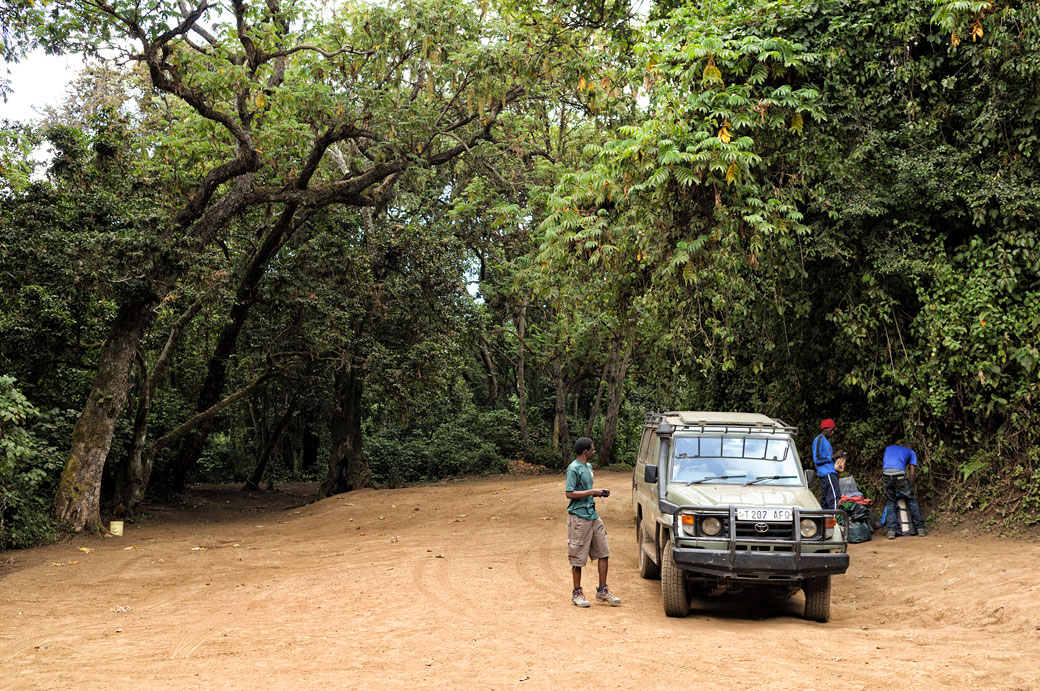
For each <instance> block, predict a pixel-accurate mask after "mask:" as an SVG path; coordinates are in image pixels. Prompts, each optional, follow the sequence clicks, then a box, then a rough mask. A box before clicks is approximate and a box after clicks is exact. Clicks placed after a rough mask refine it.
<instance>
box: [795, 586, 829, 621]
mask: <svg viewBox="0 0 1040 691" xmlns="http://www.w3.org/2000/svg"><path fill="white" fill-rule="evenodd" d="M802 589H803V590H804V591H805V618H806V619H808V620H809V621H819V622H823V623H826V622H827V621H828V620H829V619H830V618H831V577H830V576H818V577H816V578H809V579H807V580H806V581H805V584H804V585H803V586H802Z"/></svg>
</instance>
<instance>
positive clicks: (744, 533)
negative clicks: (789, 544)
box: [737, 521, 794, 540]
mask: <svg viewBox="0 0 1040 691" xmlns="http://www.w3.org/2000/svg"><path fill="white" fill-rule="evenodd" d="M760 523H765V525H767V526H769V529H768V530H767V531H765V532H764V533H763V532H759V531H757V530H755V526H756V525H759V524H760ZM742 537H751V538H758V539H760V540H768V539H770V538H772V539H775V540H790V539H792V538H793V537H794V524H793V523H791V522H790V521H782V522H777V523H774V522H765V521H737V539H738V540H739V539H740V538H742Z"/></svg>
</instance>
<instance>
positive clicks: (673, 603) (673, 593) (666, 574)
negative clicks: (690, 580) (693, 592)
mask: <svg viewBox="0 0 1040 691" xmlns="http://www.w3.org/2000/svg"><path fill="white" fill-rule="evenodd" d="M672 546H673V545H672V541H671V540H669V541H668V542H667V543H666V544H665V546H664V550H663V551H662V552H661V597H662V599H663V600H664V613H665V614H667V615H668V616H670V617H685V616H686V615H687V614H689V613H690V594H689V592H688V591H687V590H686V574H684V573H683V571H682V569H680V568H679V567H678V566H676V565H675V559H674V558H673V557H672Z"/></svg>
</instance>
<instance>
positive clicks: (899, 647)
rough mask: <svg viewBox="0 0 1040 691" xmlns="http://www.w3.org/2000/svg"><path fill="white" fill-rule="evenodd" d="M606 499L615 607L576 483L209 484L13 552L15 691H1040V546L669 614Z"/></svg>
mask: <svg viewBox="0 0 1040 691" xmlns="http://www.w3.org/2000/svg"><path fill="white" fill-rule="evenodd" d="M597 486H605V487H609V488H610V489H611V490H612V491H613V495H612V496H611V497H610V498H609V499H602V500H599V501H598V505H599V509H600V513H601V514H602V515H603V518H604V520H605V522H606V524H607V529H608V532H609V536H610V540H611V547H612V549H613V551H614V556H613V557H611V562H610V563H611V570H610V579H609V580H610V584H611V586H612V588H613V590H614V591H615V592H616V593H617V594H618V595H620V596H621V597H623V598H624V604H623V605H622V606H621V607H617V608H611V607H607V606H605V605H595V604H594V605H593V607H592V608H590V609H578V608H576V607H574V606H572V605H571V604H570V573H569V568H568V565H567V560H566V545H565V533H566V520H565V508H564V507H565V504H566V500H565V498H564V496H563V478H562V476H537V477H523V478H513V477H502V478H495V479H488V480H473V481H466V482H459V483H452V484H447V485H439V486H432V487H419V488H409V489H399V490H385V491H375V490H365V491H362V492H356V493H352V494H348V495H341V496H338V497H334V498H332V499H329V500H326V501H322V502H318V503H316V504H310V505H303V501H304V499H305V491H304V488H301V487H288V488H286V491H282V492H269V493H264V494H262V495H254V496H253V497H251V498H243V497H242V496H241V495H240V494H239V493H238V492H237V491H236V490H232V489H227V488H209V489H201V488H200V489H196V490H195V491H194V492H193V494H192V495H191V501H189V502H188V503H187V504H185V505H183V506H180V507H166V508H165V509H162V508H161V507H153V508H152V510H151V515H150V517H149V518H148V519H147V520H146V521H144V522H142V523H140V524H137V525H132V526H127V528H126V531H125V535H124V537H122V538H107V539H102V538H82V539H78V540H74V541H72V542H69V543H66V544H61V545H53V546H50V547H46V548H40V549H34V550H28V551H23V552H7V553H4V554H2V555H0V574H2V576H0V584H2V587H0V687H2V688H16V689H23V688H38V689H58V688H77V689H80V688H105V689H139V688H157V689H158V688H165V689H194V688H199V689H212V688H230V689H319V688H344V689H345V688H371V689H384V688H460V689H469V688H477V689H499V688H540V689H547V688H580V689H583V688H622V689H635V688H639V689H657V688H661V689H663V688H675V687H687V688H740V689H760V688H777V689H819V688H824V687H827V688H831V689H833V688H851V689H859V688H899V689H920V688H934V687H940V688H958V689H960V688H1020V689H1036V688H1040V566H1038V565H1040V543H1038V542H1037V541H1031V540H1021V539H1018V540H1011V539H998V538H992V537H990V538H979V537H972V536H969V535H966V534H962V533H960V532H950V531H943V530H939V531H933V533H932V534H931V535H929V536H928V537H926V538H900V539H898V540H894V541H888V540H884V539H878V538H877V537H875V539H874V540H873V541H871V542H868V543H864V544H861V545H852V546H851V548H850V552H851V555H852V565H851V568H850V570H849V572H848V573H847V574H846V575H844V576H840V577H837V578H835V580H834V596H833V601H832V610H831V611H832V618H831V621H830V623H828V624H817V623H811V622H807V621H804V620H802V619H801V618H800V614H801V609H802V606H803V599H802V597H801V595H798V596H795V598H793V599H791V600H788V601H782V602H778V603H777V602H772V601H771V600H769V599H763V598H760V597H758V598H743V599H737V598H734V599H728V600H727V599H723V600H717V601H710V602H703V601H695V602H694V611H693V612H692V613H691V614H690V616H689V617H688V618H686V619H669V618H667V617H665V615H664V612H663V610H662V606H661V594H660V583H659V582H658V581H644V580H642V579H641V578H640V577H639V574H638V572H637V568H636V547H635V535H634V530H633V529H631V528H630V525H631V521H630V514H631V508H630V507H631V504H630V499H629V488H630V486H631V481H630V476H629V475H627V474H621V473H608V472H601V473H598V474H597ZM80 548H86V549H89V550H91V551H89V552H87V551H82V550H81V549H80ZM585 576H586V579H585V580H586V585H587V586H592V585H594V581H595V575H594V569H593V568H589V569H586V574H585ZM592 590H593V589H592V588H589V592H591V591H592Z"/></svg>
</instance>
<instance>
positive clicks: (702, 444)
mask: <svg viewBox="0 0 1040 691" xmlns="http://www.w3.org/2000/svg"><path fill="white" fill-rule="evenodd" d="M674 442H675V453H674V455H673V457H672V467H671V473H670V475H669V482H674V483H679V484H693V483H702V484H713V483H720V484H735V485H743V484H746V483H749V482H754V483H755V484H756V485H797V484H800V483H801V476H800V475H799V472H798V466H799V464H798V458H797V455H796V454H795V452H794V447H793V446H792V445H791V440H790V438H788V437H779V438H778V437H755V436H725V435H719V436H714V437H711V436H690V437H682V436H677V437H675V440H674Z"/></svg>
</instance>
